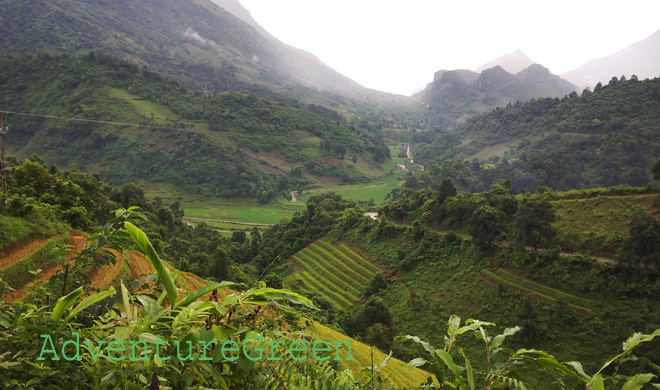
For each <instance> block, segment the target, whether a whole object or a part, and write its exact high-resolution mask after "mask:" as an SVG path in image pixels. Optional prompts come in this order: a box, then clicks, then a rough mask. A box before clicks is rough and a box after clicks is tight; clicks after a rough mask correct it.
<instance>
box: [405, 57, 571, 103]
mask: <svg viewBox="0 0 660 390" xmlns="http://www.w3.org/2000/svg"><path fill="white" fill-rule="evenodd" d="M574 90H575V86H574V85H572V84H571V83H569V82H568V81H566V80H564V79H561V78H560V77H559V76H555V75H553V74H551V73H550V71H549V70H548V69H547V68H544V67H543V66H541V65H538V64H532V65H529V66H528V67H526V68H524V69H523V70H521V71H519V72H516V73H515V74H512V73H509V72H507V71H506V70H505V69H503V68H502V67H501V66H499V65H496V66H494V67H492V68H488V69H485V70H483V71H481V72H480V73H476V72H471V71H469V70H452V71H439V72H436V74H435V76H434V80H433V82H432V83H430V84H428V85H427V87H426V88H425V89H424V90H423V91H421V92H419V93H417V94H415V95H414V97H415V98H416V99H419V100H421V101H423V102H426V103H427V104H429V106H430V107H431V108H432V109H433V110H435V111H438V112H440V113H446V114H449V113H462V114H464V115H468V116H473V115H475V114H477V113H481V112H486V111H490V110H492V109H493V108H495V107H502V106H505V105H506V104H508V103H514V102H516V101H528V100H531V99H534V98H539V97H558V96H564V95H566V94H569V93H571V92H572V91H574Z"/></svg>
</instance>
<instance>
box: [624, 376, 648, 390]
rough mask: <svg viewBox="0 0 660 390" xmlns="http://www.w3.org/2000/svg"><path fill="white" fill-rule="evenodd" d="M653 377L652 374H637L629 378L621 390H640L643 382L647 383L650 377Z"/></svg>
mask: <svg viewBox="0 0 660 390" xmlns="http://www.w3.org/2000/svg"><path fill="white" fill-rule="evenodd" d="M653 378H655V375H653V374H637V375H635V376H633V377H632V378H630V379H629V380H628V381H627V382H626V383H625V384H624V385H623V388H621V390H640V389H641V388H642V387H644V385H645V384H647V383H649V382H650V381H651V379H653Z"/></svg>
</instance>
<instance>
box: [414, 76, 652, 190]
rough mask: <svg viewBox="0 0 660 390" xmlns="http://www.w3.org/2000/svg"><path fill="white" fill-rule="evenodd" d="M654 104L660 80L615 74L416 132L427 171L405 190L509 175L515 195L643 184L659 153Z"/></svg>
mask: <svg viewBox="0 0 660 390" xmlns="http://www.w3.org/2000/svg"><path fill="white" fill-rule="evenodd" d="M659 102H660V79H658V78H655V79H652V80H638V79H637V78H636V77H634V76H633V77H631V78H630V79H626V78H625V77H622V78H621V79H618V78H616V77H614V78H612V80H611V81H610V82H609V83H608V84H607V85H601V84H598V85H597V86H596V87H595V88H594V90H593V91H591V90H589V89H585V90H584V91H583V93H582V94H581V95H580V96H578V94H577V93H571V94H570V95H568V96H565V97H564V98H561V99H559V98H542V99H533V100H532V101H529V102H527V103H520V102H517V103H514V104H509V105H507V106H506V107H504V108H498V109H495V110H494V111H492V112H490V113H487V114H484V115H480V116H477V117H474V118H471V119H468V120H467V121H466V122H465V123H464V124H461V125H458V126H455V127H454V128H453V129H452V130H447V131H445V132H443V133H441V134H439V135H437V137H436V138H435V139H433V138H432V137H429V135H428V134H425V133H421V134H420V135H417V134H416V135H414V136H413V138H414V139H417V140H418V141H419V142H420V143H417V144H416V145H415V150H416V153H415V159H416V160H417V161H418V162H420V163H424V164H425V165H427V167H428V168H430V169H428V172H426V173H425V175H423V176H422V177H421V178H415V179H412V180H414V181H416V183H415V182H411V183H410V184H409V187H411V188H416V189H421V188H424V187H425V186H426V185H431V186H435V188H437V185H439V184H440V181H441V180H442V178H444V177H451V178H452V179H453V180H454V182H455V183H456V184H457V185H458V186H459V187H461V188H463V189H465V190H470V191H484V190H486V189H487V188H489V187H490V186H491V185H493V184H494V183H496V182H497V181H499V180H504V179H507V178H508V179H511V180H512V186H513V189H514V191H515V192H520V191H522V190H527V191H533V190H534V189H536V188H537V187H539V186H547V187H550V188H552V189H555V190H566V189H571V188H574V189H580V188H592V187H603V186H614V185H631V186H642V185H645V184H647V183H648V182H649V179H650V177H651V172H650V167H651V164H652V162H653V161H654V160H655V159H656V158H657V156H658V155H660V140H659V139H658V134H660V132H659V131H658V121H657V118H658V115H660V112H659V111H658V110H659V109H660V104H659ZM488 150H493V152H488ZM480 153H486V155H487V154H488V153H491V156H490V157H480V158H477V157H476V156H477V155H479V156H483V154H480ZM436 164H439V165H436ZM440 172H441V173H440Z"/></svg>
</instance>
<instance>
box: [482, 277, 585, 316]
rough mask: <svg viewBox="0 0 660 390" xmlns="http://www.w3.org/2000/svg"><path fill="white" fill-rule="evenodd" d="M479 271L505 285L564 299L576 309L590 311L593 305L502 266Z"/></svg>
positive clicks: (550, 297) (548, 297) (553, 298)
mask: <svg viewBox="0 0 660 390" xmlns="http://www.w3.org/2000/svg"><path fill="white" fill-rule="evenodd" d="M481 272H482V273H483V274H485V275H487V276H488V277H490V278H492V279H495V280H497V281H498V282H500V283H503V284H505V285H507V286H510V287H513V288H515V289H518V290H523V291H526V292H528V293H531V294H533V295H537V296H539V297H542V298H545V299H547V300H549V301H552V302H555V301H557V300H559V299H564V300H566V301H567V304H568V306H570V307H573V308H575V309H578V310H583V311H587V312H590V311H591V309H590V308H589V306H591V305H593V301H590V300H588V299H585V298H581V297H578V296H575V295H571V294H568V293H565V292H563V291H560V290H557V289H554V288H552V287H548V286H545V285H542V284H540V283H536V282H534V281H532V280H529V279H526V278H523V277H521V276H518V275H516V274H513V273H511V272H509V271H506V270H504V269H502V268H498V269H496V270H489V269H484V270H482V271H481Z"/></svg>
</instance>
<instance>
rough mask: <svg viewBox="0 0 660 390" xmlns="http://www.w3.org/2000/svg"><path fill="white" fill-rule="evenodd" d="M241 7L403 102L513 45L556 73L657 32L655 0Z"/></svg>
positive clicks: (324, 0) (318, 0)
mask: <svg viewBox="0 0 660 390" xmlns="http://www.w3.org/2000/svg"><path fill="white" fill-rule="evenodd" d="M240 1H241V3H242V4H243V5H244V6H245V7H246V8H248V9H249V10H250V11H251V12H252V16H253V17H254V19H255V20H256V21H257V22H258V23H259V24H261V25H262V26H263V27H264V28H265V29H266V30H268V31H269V32H270V33H271V34H273V35H275V36H276V37H277V38H279V39H280V40H282V41H283V42H285V43H288V44H290V45H292V46H295V47H298V48H301V49H305V50H307V51H310V52H312V53H313V54H315V55H316V56H317V57H319V58H320V59H321V60H322V61H323V62H325V63H326V64H328V65H329V66H331V67H332V68H334V69H335V70H337V71H339V72H340V73H342V74H344V75H346V76H348V77H350V78H352V79H353V80H355V81H357V82H358V83H360V84H362V85H364V86H366V87H370V88H374V89H378V90H382V91H387V92H394V93H400V94H405V95H408V94H410V93H411V92H413V91H414V90H416V89H418V88H420V87H424V86H425V85H426V84H427V83H429V82H430V81H431V80H432V79H433V73H434V72H435V71H437V70H440V69H457V68H463V69H465V68H467V69H474V68H476V67H478V66H480V65H482V64H483V63H486V62H488V61H490V60H492V59H494V58H497V57H499V56H501V55H503V54H506V53H510V52H513V51H514V50H516V49H518V48H520V49H522V50H523V51H524V52H525V53H526V54H527V55H528V56H529V57H530V58H531V59H532V60H534V61H535V62H537V63H539V64H542V65H544V66H546V67H548V68H549V69H550V70H551V71H552V72H553V73H555V74H559V73H562V72H565V71H568V70H572V69H574V68H576V67H578V66H580V65H582V64H584V63H585V62H587V61H589V60H591V59H595V58H599V57H603V56H605V55H608V54H611V53H613V52H615V51H618V50H620V49H623V48H624V47H626V46H628V45H630V44H632V43H634V42H636V41H639V40H642V39H644V38H647V37H648V36H649V35H651V34H652V33H653V32H655V31H657V30H659V29H660V18H659V17H658V15H660V1H656V0H644V1H641V0H627V1H603V0H600V1H592V0H570V1H567V0H554V1H536V0H526V1H495V0H483V1H466V0H464V1H451V2H449V1H442V0H240ZM659 50H660V49H659Z"/></svg>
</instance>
